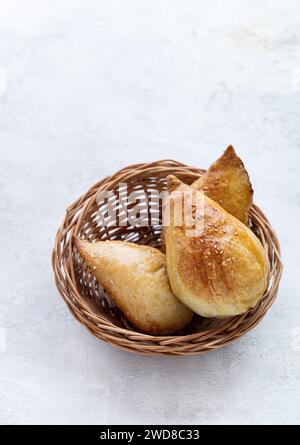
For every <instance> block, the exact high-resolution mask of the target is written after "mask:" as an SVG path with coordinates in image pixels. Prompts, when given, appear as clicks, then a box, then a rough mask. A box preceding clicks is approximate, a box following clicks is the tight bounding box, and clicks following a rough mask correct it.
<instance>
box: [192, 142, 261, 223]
mask: <svg viewBox="0 0 300 445" xmlns="http://www.w3.org/2000/svg"><path fill="white" fill-rule="evenodd" d="M192 187H193V188H194V189H196V190H203V191H204V192H205V194H206V195H207V196H208V197H209V198H211V199H213V200H214V201H216V202H217V203H218V204H219V205H220V206H221V207H223V209H225V210H226V211H227V212H228V213H230V214H231V215H233V216H235V217H236V218H237V219H239V220H240V221H242V222H243V223H244V224H246V225H248V221H249V211H250V208H251V206H252V198H253V189H252V186H251V182H250V179H249V175H248V173H247V171H246V169H245V167H244V164H243V162H242V160H241V159H240V158H239V157H238V156H237V155H236V153H235V151H234V148H233V147H232V145H229V147H228V148H227V149H226V150H225V152H224V153H223V155H222V156H221V157H220V158H219V159H218V160H217V161H216V162H214V163H213V164H212V165H211V167H210V168H209V169H208V170H207V172H206V173H204V175H203V176H201V177H200V178H199V179H198V180H197V181H195V182H194V183H193V184H192Z"/></svg>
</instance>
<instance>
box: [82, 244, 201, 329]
mask: <svg viewBox="0 0 300 445" xmlns="http://www.w3.org/2000/svg"><path fill="white" fill-rule="evenodd" d="M75 246H76V248H77V249H78V251H79V253H80V255H81V257H82V258H83V259H84V260H85V261H86V263H87V265H88V266H89V268H90V270H91V272H92V274H93V275H94V276H95V277H96V279H97V280H98V281H99V283H101V284H102V286H103V287H104V288H105V289H106V290H107V291H108V292H109V295H110V296H111V297H112V298H113V300H114V302H115V303H116V305H117V306H118V307H119V308H120V309H121V310H122V312H123V313H124V314H125V316H126V317H127V318H128V319H129V320H130V321H131V323H132V324H133V325H134V326H136V327H137V328H138V329H139V330H140V331H142V332H146V333H149V334H158V335H163V334H170V333H173V332H176V331H180V330H181V329H183V328H184V327H185V326H186V325H187V324H188V323H189V322H190V321H191V319H192V317H193V313H192V311H191V310H190V309H188V308H187V307H186V306H184V305H183V304H182V303H181V302H180V300H179V299H178V298H176V297H175V296H174V294H173V293H172V291H171V288H170V283H169V280H168V276H167V272H166V267H165V255H164V254H163V253H161V252H160V251H159V250H157V249H154V248H153V247H150V246H140V245H136V244H133V243H129V242H125V241H99V242H96V243H90V242H88V241H85V240H81V239H78V238H75Z"/></svg>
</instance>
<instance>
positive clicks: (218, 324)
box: [52, 160, 282, 355]
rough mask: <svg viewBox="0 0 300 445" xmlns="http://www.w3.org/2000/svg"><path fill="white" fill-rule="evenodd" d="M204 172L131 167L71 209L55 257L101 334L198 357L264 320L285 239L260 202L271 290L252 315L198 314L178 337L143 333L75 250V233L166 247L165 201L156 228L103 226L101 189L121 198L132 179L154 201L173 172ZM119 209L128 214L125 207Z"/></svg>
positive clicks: (146, 349) (139, 347)
mask: <svg viewBox="0 0 300 445" xmlns="http://www.w3.org/2000/svg"><path fill="white" fill-rule="evenodd" d="M203 172H204V170H201V169H198V168H193V167H188V166H186V165H183V164H180V163H178V162H175V161H169V160H165V161H157V162H153V163H151V164H136V165H130V166H128V167H126V168H124V169H122V170H120V171H119V172H117V173H116V174H114V175H112V176H109V177H107V178H105V179H103V180H101V181H99V182H98V183H97V184H95V185H94V186H93V187H92V188H91V189H90V190H89V191H88V192H87V193H85V194H84V195H83V196H81V198H79V199H78V200H77V201H76V202H75V203H74V204H73V205H71V206H70V207H69V208H68V209H67V213H66V216H65V219H64V221H63V223H62V225H61V227H60V228H59V230H58V233H57V236H56V240H55V246H54V250H53V256H52V263H53V269H54V274H55V280H56V285H57V288H58V290H59V292H60V293H61V295H62V297H63V299H64V300H65V302H66V303H67V305H68V307H69V309H70V311H71V312H72V314H73V315H74V317H75V318H77V319H78V320H79V321H80V323H82V324H83V325H84V326H85V327H86V328H87V329H88V330H89V331H91V332H92V333H93V334H94V335H95V336H97V337H98V338H100V339H102V340H104V341H106V342H108V343H110V344H112V345H115V346H118V347H120V348H123V349H126V350H127V351H131V352H137V353H142V354H164V355H196V354H200V353H204V352H207V351H211V350H213V349H218V348H221V347H223V346H226V345H228V344H229V343H231V342H232V341H234V340H236V339H238V338H239V337H241V336H242V335H244V334H245V333H246V332H248V331H249V330H250V329H252V328H254V327H255V326H256V325H257V324H258V323H259V322H260V320H261V319H262V318H263V317H264V315H265V314H266V312H267V310H268V309H269V307H270V306H271V304H272V303H273V301H274V300H275V298H276V295H277V291H278V286H279V281H280V277H281V273H282V264H281V260H280V247H279V242H278V239H277V237H276V234H275V233H274V231H273V229H272V227H271V226H270V223H269V222H268V220H267V218H266V217H265V215H264V214H263V213H262V211H261V210H260V209H259V208H258V207H257V206H255V205H253V208H252V210H251V224H252V230H253V231H254V232H255V233H256V235H257V236H258V237H259V238H260V240H261V242H262V244H263V246H264V248H265V249H266V251H267V253H268V256H269V259H270V263H271V268H270V276H269V285H268V289H267V291H266V292H265V294H264V295H263V297H262V298H261V300H260V301H259V303H258V304H257V305H256V306H255V307H254V308H253V309H251V310H250V311H249V312H247V313H246V314H243V315H239V316H235V317H231V318H227V319H206V318H202V317H200V316H196V315H195V316H194V319H193V321H192V323H191V324H190V325H189V326H188V327H187V328H186V329H185V330H184V331H183V332H180V333H179V334H177V335H173V336H153V335H147V334H142V333H140V332H137V331H136V330H135V328H133V327H132V326H131V325H130V324H129V322H128V321H127V319H126V318H125V317H124V316H123V314H122V313H121V312H120V311H119V309H118V308H117V307H116V306H115V305H114V304H113V302H112V300H111V299H110V297H109V295H107V294H106V292H105V290H104V289H103V288H102V287H101V286H100V285H99V283H98V282H97V281H96V280H95V278H94V277H93V276H92V275H91V274H90V272H89V270H88V268H87V266H86V264H85V263H84V262H83V261H82V260H81V258H80V256H79V254H78V252H77V251H76V249H75V248H74V245H73V241H72V235H73V234H74V235H78V236H80V237H82V238H85V239H88V240H89V241H98V240H108V239H111V240H113V239H121V240H127V241H131V242H135V243H138V244H148V245H151V246H154V247H160V243H161V239H160V234H161V205H160V206H158V207H157V208H156V209H154V211H152V214H151V226H141V227H132V226H124V224H123V225H122V226H116V225H113V224H110V221H108V224H107V225H106V227H103V225H102V224H101V225H99V219H98V218H99V211H100V212H103V210H105V207H106V206H107V200H102V201H101V200H99V199H97V197H99V193H100V192H101V191H107V190H109V191H112V193H113V196H114V198H115V199H118V197H119V196H120V194H118V193H117V187H118V185H119V184H120V183H127V187H128V193H131V192H132V191H135V192H136V194H137V196H138V195H139V193H140V195H141V197H143V196H144V197H145V193H146V194H147V196H148V197H149V199H151V196H152V195H151V193H152V192H153V190H154V189H156V190H158V191H162V190H165V189H166V177H167V175H168V174H174V175H176V176H177V177H178V178H179V179H181V180H182V181H184V182H186V183H188V184H190V183H192V182H193V181H194V180H195V179H196V178H198V177H199V176H200V175H201V174H203ZM128 211H129V212H130V209H129V210H128ZM148 212H149V206H146V205H145V216H149V214H148ZM119 213H120V215H121V216H122V208H121V207H120V208H119ZM127 215H128V213H127Z"/></svg>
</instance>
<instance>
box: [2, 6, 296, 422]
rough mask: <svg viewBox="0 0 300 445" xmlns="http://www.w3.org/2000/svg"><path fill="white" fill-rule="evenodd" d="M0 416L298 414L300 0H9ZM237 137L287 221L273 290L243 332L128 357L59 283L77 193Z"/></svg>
mask: <svg viewBox="0 0 300 445" xmlns="http://www.w3.org/2000/svg"><path fill="white" fill-rule="evenodd" d="M0 9H1V12H0V198H1V199H0V227H1V259H0V285H1V287H0V292H1V295H0V377H1V378H0V422H1V423H4V424H7V423H25V424H28V423H35V424H39V423H72V424H73V423H80V424H87V423H96V424H97V423H99V424H101V423H171V424H174V423H179V424H183V423H200V424H202V423H209V424H215V423H222V424H223V423H230V424H236V423H250V424H252V423H280V424H289V423H299V422H300V409H299V408H300V315H299V314H300V295H299V267H300V254H299V216H300V212H299V204H300V188H299V165H300V155H299V150H300V130H299V117H300V2H299V1H298V0H282V1H278V0H277V1H275V0H274V1H273V0H272V1H267V0H265V1H261V0H259V1H258V0H253V1H252V0H251V1H250V0H248V1H245V0H242V1H241V0H236V1H235V0H227V1H226V2H223V1H217V0H213V1H212V0H201V1H200V0H198V1H193V0H189V1H183V0H182V1H180V0H173V1H167V0H165V1H161V2H158V1H153V0H151V1H150V0H149V1H146V0H143V1H141V0H136V1H131V0H126V1H114V0H107V1H96V0H95V1H84V0H72V1H69V0H68V1H67V0H55V1H53V0H51V1H50V0H48V1H46V0H44V1H43V2H41V1H39V0H37V1H33V0H27V1H26V2H24V1H15V0H10V1H9V2H6V1H1V2H0ZM229 143H232V144H234V146H235V147H236V149H237V150H238V153H239V154H240V155H241V157H242V158H243V159H244V160H245V163H246V166H247V168H248V170H249V172H250V175H251V178H252V182H253V185H254V189H255V201H256V202H257V203H258V204H259V205H260V206H261V207H262V208H263V209H264V211H265V212H266V214H267V215H268V217H269V218H270V220H271V221H272V224H273V226H274V228H275V229H276V230H277V231H278V234H279V237H280V240H281V244H282V250H283V260H284V263H285V271H284V276H283V280H282V284H281V288H280V292H279V297H278V300H277V301H276V303H275V304H274V306H273V307H272V308H271V310H270V311H269V313H268V314H267V316H266V317H265V319H264V321H263V322H262V323H261V324H260V325H259V326H258V327H257V328H256V329H255V330H254V331H252V332H251V333H249V334H248V335H247V336H245V337H243V338H242V339H241V340H240V341H239V342H237V343H235V344H233V345H232V346H230V347H227V348H225V349H223V350H219V351H217V352H214V353H210V354H208V355H205V356H199V357H194V358H155V357H154V358H153V357H151V358H150V357H140V356H135V355H130V354H128V353H126V352H122V351H119V350H118V349H114V348H112V347H110V346H108V345H106V344H104V343H102V342H101V341H99V340H97V339H96V338H94V337H93V336H92V335H90V334H89V333H88V332H87V331H86V330H85V329H84V328H83V327H82V326H81V325H80V324H79V323H78V322H77V321H75V319H73V318H72V316H71V315H70V313H69V311H68V310H67V308H66V306H65V304H64V302H63V301H62V299H61V298H60V296H59V294H58V292H57V290H56V288H55V285H54V281H53V274H52V269H51V263H50V255H51V249H52V246H53V241H54V236H55V232H56V229H57V227H58V225H59V223H60V222H61V220H62V217H63V215H64V212H65V208H66V207H67V205H69V204H70V203H72V202H73V201H74V199H75V198H77V197H78V196H79V195H80V194H81V193H82V192H84V191H85V190H86V189H87V188H88V187H89V186H91V185H92V184H93V183H94V182H96V181H97V180H98V179H100V178H102V177H103V176H105V175H107V174H110V173H113V172H114V171H116V170H118V169H119V168H120V167H123V166H125V165H126V164H130V163H135V162H138V161H152V160H157V159H163V158H174V159H177V160H179V161H182V162H185V163H188V164H192V165H197V166H201V167H206V166H208V165H209V164H210V163H211V162H212V161H213V160H214V159H215V158H216V157H218V156H219V154H220V152H221V151H222V150H223V149H225V147H226V145H227V144H229Z"/></svg>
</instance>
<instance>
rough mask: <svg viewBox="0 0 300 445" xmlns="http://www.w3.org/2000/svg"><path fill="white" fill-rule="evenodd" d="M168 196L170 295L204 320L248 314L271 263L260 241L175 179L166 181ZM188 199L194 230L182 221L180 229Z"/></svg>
mask: <svg viewBox="0 0 300 445" xmlns="http://www.w3.org/2000/svg"><path fill="white" fill-rule="evenodd" d="M168 190H169V192H170V194H169V197H168V198H167V200H166V203H165V206H164V211H163V213H164V214H163V217H164V224H165V227H164V238H165V245H166V262H167V272H168V276H169V280H170V283H171V288H172V291H173V293H174V294H175V295H176V296H177V297H178V298H179V299H180V300H181V301H182V302H183V303H184V304H185V305H186V306H188V307H189V308H190V309H192V310H193V311H194V312H196V313H198V314H200V315H202V316H203V317H227V316H233V315H238V314H242V313H244V312H246V311H248V310H249V309H250V308H251V307H253V306H255V304H256V303H257V302H258V301H259V299H260V298H261V296H262V295H263V293H264V292H265V290H266V287H267V283H268V271H269V261H268V258H267V255H266V253H265V251H264V249H263V247H262V245H261V243H260V241H259V239H258V238H257V237H256V236H255V235H254V233H253V232H252V231H251V230H250V229H249V228H248V227H246V226H245V224H243V223H241V222H240V221H239V220H238V219H237V218H235V217H234V216H232V215H230V214H229V213H227V212H226V211H225V210H224V209H223V208H222V207H221V206H219V205H218V204H217V203H216V202H214V201H213V200H212V199H210V198H209V197H207V196H206V195H205V194H203V193H200V192H197V191H195V190H194V189H192V188H191V187H189V186H187V185H186V184H183V183H182V182H180V181H179V180H178V179H177V178H176V177H174V176H169V177H168ZM187 197H189V198H190V200H191V197H193V204H192V212H191V213H192V215H193V218H194V223H193V224H192V225H190V223H189V224H186V222H185V220H183V222H182V223H181V224H179V223H178V221H180V216H182V212H183V211H182V208H183V207H182V206H181V205H180V203H182V200H183V199H185V200H186V199H187ZM201 209H202V211H201ZM166 212H169V215H167V213H166ZM195 227H196V228H197V230H193V229H194V228H195ZM199 228H200V229H199ZM191 229H192V231H191ZM197 231H198V233H197ZM194 232H196V233H194Z"/></svg>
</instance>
